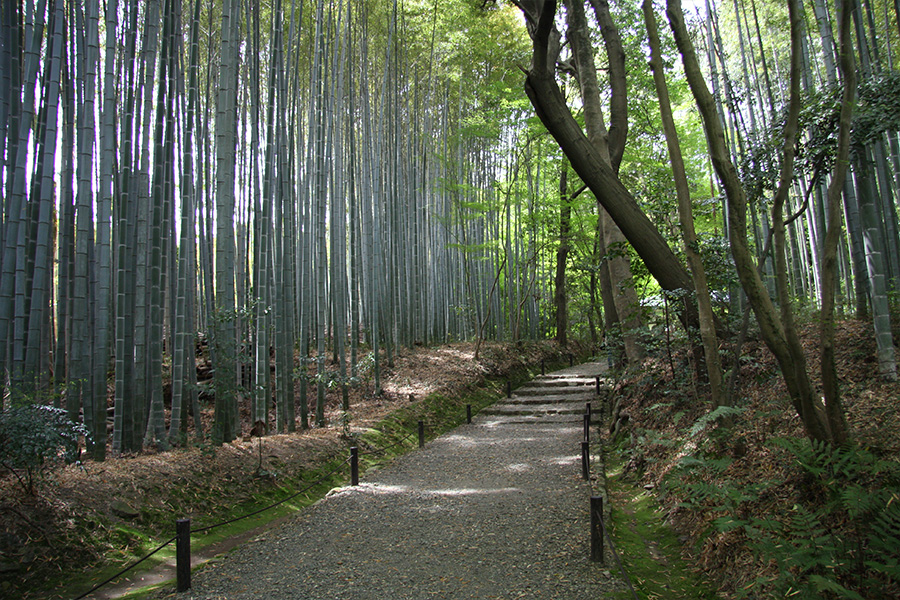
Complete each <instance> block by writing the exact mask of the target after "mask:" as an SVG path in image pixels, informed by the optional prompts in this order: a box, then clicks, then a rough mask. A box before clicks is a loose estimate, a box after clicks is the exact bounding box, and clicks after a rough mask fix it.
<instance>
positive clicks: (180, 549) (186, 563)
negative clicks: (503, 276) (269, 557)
mask: <svg viewBox="0 0 900 600" xmlns="http://www.w3.org/2000/svg"><path fill="white" fill-rule="evenodd" d="M573 361H574V358H573V357H572V356H571V355H570V356H569V364H570V366H571V364H572V363H573ZM545 370H546V365H545V361H544V360H543V359H542V360H541V374H542V375H544V374H545ZM598 380H599V378H598ZM598 386H599V382H598ZM598 389H599V388H598ZM506 395H507V397H512V382H511V381H507V383H506ZM589 410H590V403H588V411H589ZM471 422H472V405H471V404H467V405H466V423H471ZM588 423H589V417H587V418H586V419H585V437H586V438H587V437H588V435H589V433H588ZM417 425H418V427H417V429H418V431H417V434H418V442H419V448H421V447H423V446H424V445H425V424H424V422H423V421H419V422H418V423H417ZM417 434H415V433H411V434H409V435H407V436H405V437H404V438H402V439H401V440H399V441H397V442H395V443H393V444H391V445H388V446H385V447H384V448H377V449H372V450H367V451H365V452H359V449H358V448H357V447H356V446H353V447H351V448H350V457H349V458H347V459H346V460H344V461H343V462H341V463H340V464H338V465H336V466H335V467H334V468H332V469H331V470H329V471H328V472H327V473H325V474H323V475H321V476H320V477H319V478H318V479H317V480H316V481H314V482H312V483H310V484H308V485H307V486H305V487H304V488H302V489H300V490H299V491H297V492H294V493H293V494H291V495H289V496H287V497H285V498H282V499H281V500H279V501H277V502H274V503H272V504H270V505H268V506H265V507H263V508H260V509H257V510H254V511H252V512H249V513H247V514H245V515H241V516H239V517H235V518H232V519H226V520H224V521H221V522H219V523H215V524H213V525H208V526H206V527H201V528H199V529H191V525H190V523H191V522H190V519H177V520H176V522H175V528H176V534H175V535H174V536H172V537H171V538H169V539H168V540H166V541H164V542H162V543H161V544H160V545H159V546H157V547H156V548H154V549H153V550H151V551H150V552H148V553H147V554H145V555H144V556H142V557H141V558H139V559H137V560H135V561H134V562H132V563H130V564H128V565H127V566H126V567H124V568H122V569H121V570H120V571H118V572H117V573H115V574H114V575H112V576H110V577H108V578H107V579H105V580H104V581H102V582H101V583H98V584H97V585H95V586H94V587H92V588H91V589H90V590H88V591H87V592H84V593H83V594H81V595H80V596H77V597H76V598H75V599H74V600H83V599H84V598H87V597H88V596H90V595H91V594H93V593H94V592H96V591H97V590H99V589H100V588H102V587H104V586H106V585H108V584H110V583H112V582H113V581H115V580H117V579H119V578H120V577H121V576H123V575H124V574H126V573H127V572H129V571H131V570H132V569H134V568H135V567H137V566H138V565H140V564H141V563H143V562H144V561H146V560H147V559H149V558H151V557H152V556H154V555H155V554H157V553H159V552H160V551H161V550H163V549H164V548H166V547H167V546H169V545H170V544H171V543H172V542H175V543H176V551H175V554H176V575H177V584H176V587H177V591H178V592H183V591H186V590H188V589H190V587H191V583H190V576H191V562H190V560H191V558H190V540H191V535H192V534H196V533H207V532H209V531H212V530H213V529H216V528H218V527H222V526H223V525H230V524H232V523H236V522H238V521H242V520H244V519H248V518H250V517H253V516H256V515H259V514H262V513H264V512H266V511H269V510H271V509H273V508H275V507H277V506H280V505H281V504H284V503H285V502H288V501H289V500H292V499H294V498H296V497H297V496H300V495H302V494H305V493H307V492H309V491H310V490H311V489H313V488H315V487H316V486H318V485H321V484H322V483H324V482H325V481H326V480H327V479H328V478H330V477H331V476H332V475H334V474H335V473H336V472H337V471H339V470H340V469H343V468H344V466H346V465H347V464H348V463H349V464H350V481H351V485H353V486H356V485H359V457H360V456H374V455H383V454H385V453H386V452H387V451H388V450H391V449H393V448H396V447H399V446H402V445H403V444H405V443H406V442H407V441H408V440H409V439H410V438H412V437H413V436H414V435H417ZM583 460H589V457H586V456H583ZM586 478H587V476H586ZM610 543H611V542H610Z"/></svg>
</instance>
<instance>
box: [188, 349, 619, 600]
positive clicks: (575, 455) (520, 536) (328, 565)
mask: <svg viewBox="0 0 900 600" xmlns="http://www.w3.org/2000/svg"><path fill="white" fill-rule="evenodd" d="M578 369H579V367H575V368H574V370H573V369H566V370H565V372H564V373H568V374H569V375H572V374H575V375H583V374H587V372H588V371H589V370H590V369H595V370H596V369H599V365H593V366H591V365H582V366H581V367H580V371H579V370H578ZM590 376H591V377H592V376H593V375H592V374H590ZM567 385H571V384H567ZM577 401H578V402H582V400H577ZM514 402H515V398H514V399H513V402H512V403H514ZM507 404H510V403H507ZM582 406H583V402H582ZM533 416H534V415H532V417H533ZM529 418H531V417H529ZM581 439H582V424H581V422H580V419H574V418H573V419H569V420H568V422H560V421H559V420H558V417H557V418H547V419H540V418H539V417H538V418H533V419H532V420H529V421H527V422H523V421H522V420H521V418H518V419H517V417H513V416H502V415H479V416H476V418H475V419H473V422H472V424H470V425H464V426H461V427H459V428H457V429H456V430H454V431H452V432H451V433H449V434H446V435H444V436H442V437H440V438H437V439H435V440H433V441H431V442H429V443H428V444H426V446H425V447H424V448H422V449H420V450H417V451H415V452H412V453H409V454H407V455H405V456H402V457H400V458H398V459H395V460H394V461H392V462H391V463H390V464H389V465H388V466H385V467H383V468H381V469H378V470H373V471H370V472H369V473H367V474H366V475H365V476H364V477H363V478H362V480H361V483H360V485H359V486H358V487H346V488H340V489H338V490H334V491H332V493H330V494H329V495H328V496H327V497H326V498H325V499H324V500H322V501H321V502H319V503H317V504H315V505H314V506H312V507H309V508H308V509H306V510H304V511H302V512H301V513H300V515H298V517H297V518H296V519H293V520H291V521H290V522H288V523H284V524H282V525H281V526H279V527H277V528H275V529H272V530H269V531H267V532H266V533H264V534H263V535H262V536H260V537H258V538H257V539H255V540H253V541H252V542H250V543H247V544H246V545H244V546H241V547H239V548H237V549H235V550H234V551H232V552H231V553H230V554H229V555H227V556H226V557H224V558H222V559H220V560H216V561H213V562H211V563H209V564H208V565H207V566H206V567H205V568H203V569H201V570H200V571H198V572H197V573H195V574H194V576H193V589H192V590H191V591H189V592H185V593H183V594H177V595H175V596H174V597H176V598H179V600H181V599H184V600H186V599H188V598H191V599H197V600H200V599H213V598H216V599H226V598H227V599H228V600H238V599H243V598H247V599H250V598H253V599H260V598H265V599H282V598H284V599H287V598H291V599H303V600H325V599H327V600H335V599H341V600H356V599H359V600H362V599H365V600H382V599H416V600H418V599H424V598H439V599H454V600H456V599H463V598H466V599H490V598H497V599H513V598H558V599H572V600H574V599H590V600H601V599H602V598H604V597H606V596H607V593H608V592H609V591H611V590H613V589H617V588H619V586H620V584H619V582H618V581H617V580H616V579H615V578H614V576H611V575H610V573H609V571H608V570H607V569H606V568H603V567H601V566H599V565H597V564H594V563H591V562H590V561H589V560H588V556H589V539H588V536H589V526H588V523H589V512H588V509H589V496H590V494H591V492H590V488H589V486H588V484H587V483H586V482H584V481H583V480H582V479H581V466H580V442H581Z"/></svg>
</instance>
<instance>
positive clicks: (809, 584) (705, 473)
mask: <svg viewBox="0 0 900 600" xmlns="http://www.w3.org/2000/svg"><path fill="white" fill-rule="evenodd" d="M719 435H727V429H725V430H721V431H720V432H719ZM768 447H769V448H770V449H771V450H772V451H773V452H777V453H778V454H779V455H780V457H781V459H782V460H784V461H785V462H786V463H787V464H789V465H790V469H789V474H790V475H789V479H788V480H787V481H784V480H782V479H781V478H779V477H771V478H762V479H759V480H757V481H754V482H752V483H747V482H740V481H736V480H735V479H734V478H733V477H730V476H729V471H728V469H729V467H730V466H731V465H732V463H733V462H734V459H733V458H730V457H722V456H720V455H718V454H716V453H715V452H709V451H702V450H701V451H700V452H697V453H695V454H692V455H688V456H685V457H684V458H682V459H681V460H680V462H679V464H678V466H677V467H676V468H675V469H674V470H673V471H671V473H670V474H669V476H667V477H666V478H665V480H664V482H665V487H666V489H667V492H668V493H674V494H676V495H678V496H680V497H682V498H684V499H683V501H682V503H681V506H682V507H684V508H687V509H690V510H697V511H709V512H711V513H713V515H715V517H714V518H713V519H712V520H711V521H710V523H709V534H711V535H714V534H716V533H720V534H727V533H729V532H736V533H738V534H739V535H740V536H741V539H742V541H743V543H745V544H746V545H747V546H748V547H749V548H750V549H752V551H753V553H754V555H755V556H756V557H757V559H758V560H759V562H760V563H761V565H762V567H763V568H762V570H761V572H760V574H759V575H758V576H757V577H756V578H755V579H754V580H752V581H751V582H749V584H747V585H746V586H744V587H743V588H742V589H740V590H739V591H738V593H737V597H738V598H772V597H779V598H797V599H809V600H813V599H820V598H841V599H848V600H866V599H868V598H883V597H888V595H887V594H888V590H890V589H892V590H895V591H896V590H898V589H900V587H898V585H900V502H898V501H900V465H898V464H897V463H896V462H894V461H887V460H882V459H879V458H878V457H877V456H876V455H875V454H873V453H872V452H870V451H869V450H867V449H865V448H861V447H859V446H847V447H832V446H829V445H828V444H825V443H821V442H812V443H811V442H810V441H809V440H807V439H798V438H784V437H779V438H773V439H772V440H770V441H769V444H768ZM786 487H787V488H792V489H790V490H789V491H792V492H794V498H793V499H792V500H791V501H790V508H789V509H788V511H787V512H785V513H768V512H766V511H761V510H759V509H758V508H759V505H760V502H761V500H762V499H763V498H764V496H766V495H767V494H769V495H772V494H774V495H777V494H778V492H779V490H780V489H782V488H786Z"/></svg>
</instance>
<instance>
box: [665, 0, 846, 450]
mask: <svg viewBox="0 0 900 600" xmlns="http://www.w3.org/2000/svg"><path fill="white" fill-rule="evenodd" d="M789 7H790V16H791V83H790V95H791V98H790V106H789V112H788V119H787V122H786V124H785V127H784V138H785V144H784V151H783V154H782V171H781V177H780V182H779V190H778V192H777V193H776V197H775V199H774V201H773V220H774V221H775V223H774V227H775V254H776V260H775V262H776V267H777V269H778V270H779V272H780V275H779V279H781V281H779V288H780V291H779V295H780V296H781V299H782V306H781V314H780V315H779V311H778V310H777V309H776V308H775V305H774V303H773V302H772V299H771V298H770V297H769V294H768V292H767V291H766V287H765V285H764V284H763V282H762V279H761V278H760V276H759V273H758V271H757V269H756V268H755V265H754V263H753V256H752V254H751V252H750V248H749V243H748V240H747V234H746V231H747V227H746V225H747V198H746V195H745V193H744V189H743V187H742V186H741V183H740V180H739V178H738V174H737V170H736V169H735V166H734V164H733V163H732V161H731V157H730V155H729V153H728V148H727V146H726V145H725V135H724V132H723V130H722V125H721V122H720V121H719V119H718V115H717V114H716V107H715V101H714V99H713V97H712V94H710V92H709V89H708V88H707V87H706V82H705V80H704V79H703V74H702V72H701V71H700V65H699V63H698V61H697V56H696V53H695V51H694V46H693V42H692V41H691V39H690V37H689V35H688V30H687V27H686V25H685V23H684V13H683V12H682V9H681V1H680V0H667V3H666V13H667V16H668V18H669V24H670V26H671V28H672V32H673V34H674V35H675V43H676V44H677V46H678V50H679V52H680V53H681V56H682V61H683V64H684V71H685V76H686V77H687V80H688V85H689V86H690V88H691V92H692V93H693V95H694V99H695V101H696V102H697V107H698V109H699V110H700V114H701V117H702V118H703V125H704V130H705V131H706V139H707V144H708V145H709V153H710V158H711V159H712V163H713V168H714V169H715V171H716V174H717V175H718V177H719V181H720V183H721V185H722V188H723V189H724V191H725V195H726V198H727V200H728V206H729V211H728V220H729V232H728V235H729V242H730V244H731V254H732V256H733V258H734V262H735V268H736V269H737V272H738V277H739V278H740V281H741V285H742V287H743V288H744V292H745V293H746V294H747V299H748V301H749V302H750V306H751V307H752V308H753V312H754V313H755V314H756V319H757V322H758V324H759V327H760V333H761V334H762V337H763V340H764V341H765V343H766V346H768V348H769V350H771V351H772V354H774V355H775V358H776V360H777V361H778V364H779V366H780V367H781V373H782V377H783V378H784V381H785V385H786V386H787V389H788V393H789V394H790V397H791V400H792V402H793V405H794V409H795V410H796V411H797V414H798V415H799V416H800V418H801V420H802V421H803V426H804V428H805V430H806V434H807V436H808V437H810V438H811V439H814V440H823V441H829V442H830V441H833V439H834V438H833V437H832V435H831V432H829V430H828V425H827V422H826V419H825V407H824V405H823V404H822V402H821V401H820V400H819V399H818V398H817V397H816V395H815V394H814V390H813V388H812V384H811V382H810V379H809V374H808V373H807V370H806V358H805V356H804V354H803V350H802V348H801V347H800V344H799V342H798V338H797V334H796V331H795V330H793V327H794V324H793V319H792V316H791V314H790V304H789V303H787V305H785V302H783V300H784V291H783V289H784V286H785V281H784V280H785V279H786V276H785V273H786V267H785V264H784V258H783V253H784V243H783V236H784V219H783V217H782V214H781V210H780V207H781V206H782V205H783V201H784V196H785V195H786V188H787V186H788V185H789V184H790V179H791V175H792V167H793V147H794V140H795V139H796V133H797V115H798V112H799V100H800V98H799V96H800V94H799V88H800V75H801V68H800V67H801V64H800V61H801V52H800V43H801V41H802V35H803V33H802V23H801V20H800V8H799V7H798V6H797V3H796V0H791V1H790V4H789ZM779 229H780V232H779V231H778V230H779ZM779 236H780V237H781V240H779ZM779 253H781V254H782V256H781V257H779V256H778V254H779Z"/></svg>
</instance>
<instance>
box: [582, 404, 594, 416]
mask: <svg viewBox="0 0 900 600" xmlns="http://www.w3.org/2000/svg"><path fill="white" fill-rule="evenodd" d="M584 412H586V413H587V416H588V417H592V416H594V411H593V410H592V409H591V403H590V402H588V403H586V404H585V405H584Z"/></svg>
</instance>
